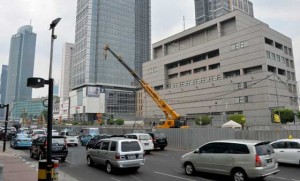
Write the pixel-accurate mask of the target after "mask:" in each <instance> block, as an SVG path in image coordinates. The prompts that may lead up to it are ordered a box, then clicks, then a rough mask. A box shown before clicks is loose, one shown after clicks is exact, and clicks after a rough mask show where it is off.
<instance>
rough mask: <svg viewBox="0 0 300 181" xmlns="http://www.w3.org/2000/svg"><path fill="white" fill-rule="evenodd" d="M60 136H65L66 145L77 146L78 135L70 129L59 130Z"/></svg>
mask: <svg viewBox="0 0 300 181" xmlns="http://www.w3.org/2000/svg"><path fill="white" fill-rule="evenodd" d="M60 136H64V137H66V141H67V144H68V145H75V146H78V144H79V138H78V135H77V134H76V133H75V132H73V131H71V130H67V129H65V130H62V131H61V132H60Z"/></svg>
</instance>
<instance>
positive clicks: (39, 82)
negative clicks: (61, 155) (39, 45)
mask: <svg viewBox="0 0 300 181" xmlns="http://www.w3.org/2000/svg"><path fill="white" fill-rule="evenodd" d="M60 20H61V18H56V19H55V20H53V21H52V23H51V24H50V29H49V30H52V33H51V48H50V66H49V80H44V79H42V78H37V77H32V78H28V79H27V87H32V88H40V87H44V85H45V84H48V85H49V89H48V120H47V144H48V145H49V146H47V172H46V176H47V180H48V181H52V180H53V179H52V167H53V166H52V165H53V164H52V146H51V145H52V119H53V82H54V80H53V78H52V60H53V44H54V40H55V39H56V38H57V36H56V35H54V30H55V27H56V25H57V24H58V23H59V21H60Z"/></svg>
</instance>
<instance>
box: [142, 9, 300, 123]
mask: <svg viewBox="0 0 300 181" xmlns="http://www.w3.org/2000/svg"><path fill="white" fill-rule="evenodd" d="M152 47H153V60H151V61H148V62H146V63H144V64H143V69H144V70H143V72H144V74H143V78H144V79H145V80H146V81H147V82H148V83H149V84H150V85H152V86H153V87H154V88H156V90H157V91H158V93H159V94H160V96H161V97H162V98H164V99H165V100H166V101H167V102H168V103H169V104H170V105H171V106H172V107H173V108H174V110H176V112H178V113H179V114H180V115H182V116H183V117H186V118H187V119H188V118H191V120H194V118H196V117H199V116H202V115H209V116H211V117H212V118H213V121H212V124H213V125H221V124H223V123H224V122H225V121H227V118H228V115H232V114H236V113H239V114H243V115H244V116H245V117H246V124H247V125H270V124H272V121H273V120H272V115H273V113H272V111H273V110H274V109H277V108H287V109H291V110H294V111H298V110H299V107H298V102H297V97H298V96H297V95H298V94H297V80H296V77H295V75H296V73H295V71H296V70H295V59H294V57H293V46H292V40H291V39H290V38H289V37H287V36H285V35H283V34H281V33H279V32H277V31H276V30H273V29H271V28H270V27H269V26H268V25H267V24H265V23H263V22H261V21H259V20H257V19H255V18H253V17H251V16H248V15H247V14H245V13H242V12H240V11H233V12H230V13H227V14H226V15H224V16H221V17H218V18H215V19H213V20H211V21H209V22H206V23H204V24H202V25H201V26H195V27H193V28H190V29H188V30H186V31H183V32H180V33H178V34H176V35H173V36H170V37H168V38H165V39H163V40H161V41H159V42H156V43H154V44H153V45H152ZM153 70H155V71H153ZM142 97H143V96H142ZM143 117H145V118H154V117H156V118H163V117H164V114H163V112H162V111H161V110H160V109H159V108H158V107H157V106H156V104H155V103H154V102H153V101H152V99H151V98H150V97H149V96H147V97H146V98H145V99H144V100H143ZM192 118H193V119H192Z"/></svg>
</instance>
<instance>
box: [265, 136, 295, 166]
mask: <svg viewBox="0 0 300 181" xmlns="http://www.w3.org/2000/svg"><path fill="white" fill-rule="evenodd" d="M270 144H271V146H272V147H273V149H274V151H275V153H276V157H277V162H279V163H290V164H298V165H300V139H281V140H277V141H274V142H272V143H270Z"/></svg>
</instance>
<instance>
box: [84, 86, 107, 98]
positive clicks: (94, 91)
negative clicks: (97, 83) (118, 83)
mask: <svg viewBox="0 0 300 181" xmlns="http://www.w3.org/2000/svg"><path fill="white" fill-rule="evenodd" d="M86 89H87V90H86V96H87V97H99V96H100V93H104V89H102V88H100V87H92V86H88V87H87V88H86Z"/></svg>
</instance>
